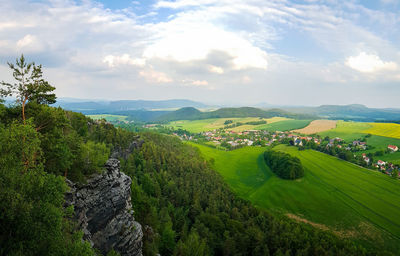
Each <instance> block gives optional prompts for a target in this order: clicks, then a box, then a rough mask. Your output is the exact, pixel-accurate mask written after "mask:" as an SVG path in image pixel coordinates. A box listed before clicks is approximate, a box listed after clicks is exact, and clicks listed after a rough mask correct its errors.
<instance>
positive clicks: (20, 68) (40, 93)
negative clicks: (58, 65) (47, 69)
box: [0, 54, 56, 124]
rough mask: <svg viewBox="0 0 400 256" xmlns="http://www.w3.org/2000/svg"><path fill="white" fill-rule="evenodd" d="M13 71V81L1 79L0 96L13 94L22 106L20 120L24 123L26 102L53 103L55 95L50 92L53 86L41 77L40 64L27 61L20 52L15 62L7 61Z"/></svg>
mask: <svg viewBox="0 0 400 256" xmlns="http://www.w3.org/2000/svg"><path fill="white" fill-rule="evenodd" d="M7 64H8V66H9V67H10V68H11V70H12V72H13V77H14V79H15V80H16V81H15V82H14V83H7V82H4V81H2V82H1V83H0V85H1V86H2V87H3V88H0V97H3V98H4V97H7V96H15V97H16V98H17V102H18V103H19V104H21V107H22V120H23V122H24V124H26V117H25V108H26V105H27V103H28V102H35V103H37V104H53V103H55V102H56V95H55V94H54V93H51V92H52V91H54V90H55V87H53V86H51V85H50V84H49V82H47V81H46V80H44V79H43V78H42V76H43V72H42V65H36V64H35V63H34V62H31V63H27V62H26V60H25V57H24V55H23V54H22V55H21V57H20V58H19V59H16V63H15V64H13V63H7Z"/></svg>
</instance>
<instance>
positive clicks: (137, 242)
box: [66, 158, 143, 256]
mask: <svg viewBox="0 0 400 256" xmlns="http://www.w3.org/2000/svg"><path fill="white" fill-rule="evenodd" d="M105 167H106V171H105V172H104V173H102V174H98V175H95V176H93V177H92V178H91V179H89V180H87V184H85V185H78V184H74V183H72V182H71V181H67V182H68V185H69V186H70V188H71V190H70V191H69V192H68V193H67V194H66V204H67V206H69V205H73V206H74V209H75V217H76V219H77V221H78V224H79V228H80V229H81V230H83V232H84V239H85V240H87V241H89V242H90V243H91V244H92V246H93V247H95V248H97V249H99V250H100V251H101V252H102V253H103V254H104V255H105V254H106V253H107V252H108V251H109V250H111V249H114V250H115V251H117V252H119V253H120V254H121V255H122V256H131V255H142V237H143V232H142V226H141V225H140V224H139V223H138V222H136V221H134V217H133V210H132V204H131V183H132V181H131V178H130V177H129V176H127V175H125V174H124V173H121V172H120V162H119V160H117V159H114V158H111V159H109V160H108V161H107V163H106V166H105Z"/></svg>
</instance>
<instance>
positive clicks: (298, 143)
mask: <svg viewBox="0 0 400 256" xmlns="http://www.w3.org/2000/svg"><path fill="white" fill-rule="evenodd" d="M294 145H295V146H303V141H302V140H300V139H297V140H295V141H294Z"/></svg>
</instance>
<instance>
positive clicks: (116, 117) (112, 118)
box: [88, 114, 128, 122]
mask: <svg viewBox="0 0 400 256" xmlns="http://www.w3.org/2000/svg"><path fill="white" fill-rule="evenodd" d="M88 117H90V118H92V119H94V120H98V119H106V120H107V121H108V122H115V121H125V120H126V119H127V118H128V117H127V116H119V115H106V114H104V115H88Z"/></svg>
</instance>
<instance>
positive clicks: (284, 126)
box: [256, 120, 311, 132]
mask: <svg viewBox="0 0 400 256" xmlns="http://www.w3.org/2000/svg"><path fill="white" fill-rule="evenodd" d="M310 122H311V120H285V121H279V122H275V123H267V124H264V125H260V126H257V127H256V130H267V131H271V132H272V131H282V132H283V131H291V130H294V129H301V128H304V127H306V126H307V125H309V123H310Z"/></svg>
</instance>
